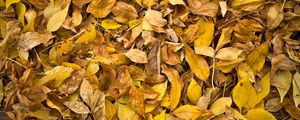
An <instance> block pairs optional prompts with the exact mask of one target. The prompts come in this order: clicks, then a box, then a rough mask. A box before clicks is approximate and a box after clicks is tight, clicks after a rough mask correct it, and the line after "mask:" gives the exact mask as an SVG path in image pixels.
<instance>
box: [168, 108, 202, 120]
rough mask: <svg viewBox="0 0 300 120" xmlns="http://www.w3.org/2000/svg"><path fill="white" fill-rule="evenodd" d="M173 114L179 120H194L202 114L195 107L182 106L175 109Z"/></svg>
mask: <svg viewBox="0 0 300 120" xmlns="http://www.w3.org/2000/svg"><path fill="white" fill-rule="evenodd" d="M173 114H174V115H176V116H177V117H179V118H180V119H185V120H195V119H197V118H198V117H199V116H200V115H201V114H202V112H201V109H200V108H199V107H197V106H192V105H184V106H180V107H178V108H177V109H175V111H174V112H173Z"/></svg>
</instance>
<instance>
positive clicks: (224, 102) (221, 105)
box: [209, 97, 232, 115]
mask: <svg viewBox="0 0 300 120" xmlns="http://www.w3.org/2000/svg"><path fill="white" fill-rule="evenodd" d="M231 104H232V99H231V98H230V97H222V98H219V99H217V100H216V101H215V102H214V103H213V104H212V105H211V106H210V108H209V110H210V111H212V113H214V114H215V115H220V114H223V113H224V112H225V110H226V108H227V107H230V106H231Z"/></svg>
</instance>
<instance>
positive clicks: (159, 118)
mask: <svg viewBox="0 0 300 120" xmlns="http://www.w3.org/2000/svg"><path fill="white" fill-rule="evenodd" d="M165 119H166V110H163V111H162V112H161V113H159V114H158V115H156V116H154V118H153V120H165Z"/></svg>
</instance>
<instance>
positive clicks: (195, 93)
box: [187, 79, 202, 104]
mask: <svg viewBox="0 0 300 120" xmlns="http://www.w3.org/2000/svg"><path fill="white" fill-rule="evenodd" d="M201 95H202V88H201V86H200V85H199V84H198V83H197V81H196V80H195V79H192V80H191V82H190V84H189V86H188V89H187V97H188V99H189V100H190V101H191V103H193V104H197V102H198V99H199V97H200V96H201Z"/></svg>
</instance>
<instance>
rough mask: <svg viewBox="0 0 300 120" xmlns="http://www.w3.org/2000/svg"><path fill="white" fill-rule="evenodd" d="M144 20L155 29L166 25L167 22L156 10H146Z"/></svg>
mask: <svg viewBox="0 0 300 120" xmlns="http://www.w3.org/2000/svg"><path fill="white" fill-rule="evenodd" d="M145 19H147V20H148V21H149V23H150V24H151V25H154V26H157V27H163V26H165V25H166V24H167V20H165V19H164V18H163V17H162V13H161V12H159V11H156V10H147V11H146V14H145Z"/></svg>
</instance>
